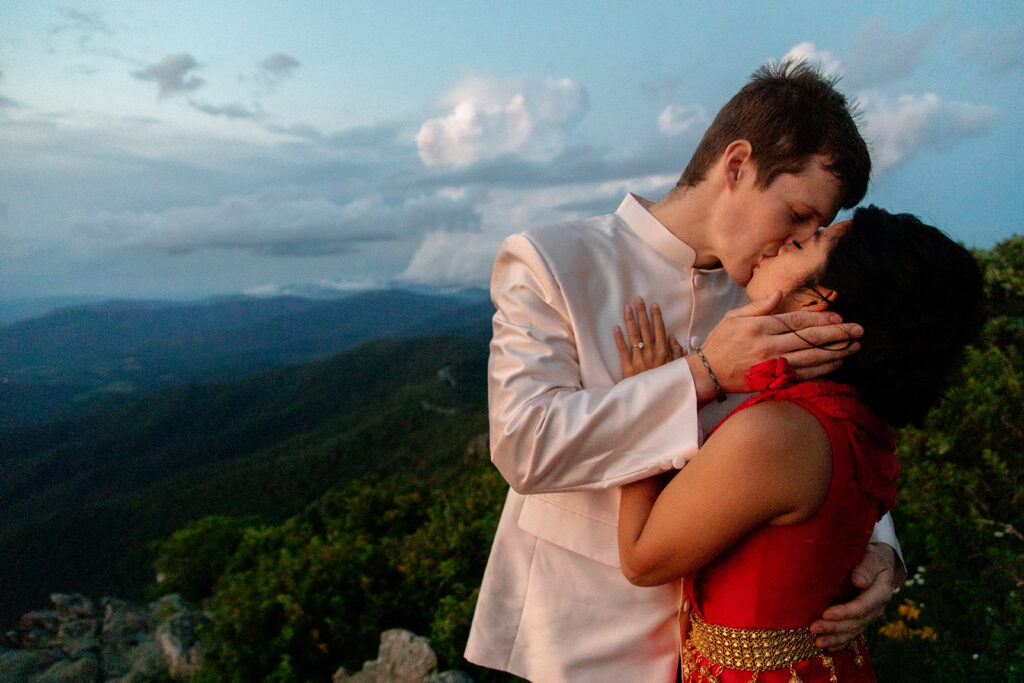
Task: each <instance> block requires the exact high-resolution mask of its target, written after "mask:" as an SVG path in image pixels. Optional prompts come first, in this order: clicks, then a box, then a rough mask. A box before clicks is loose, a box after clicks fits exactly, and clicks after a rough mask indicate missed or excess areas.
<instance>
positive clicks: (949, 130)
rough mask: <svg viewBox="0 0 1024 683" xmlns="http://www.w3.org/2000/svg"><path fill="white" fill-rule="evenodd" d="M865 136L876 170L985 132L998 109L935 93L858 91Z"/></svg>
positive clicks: (992, 121) (951, 145)
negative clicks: (892, 94)
mask: <svg viewBox="0 0 1024 683" xmlns="http://www.w3.org/2000/svg"><path fill="white" fill-rule="evenodd" d="M859 99H860V102H861V106H862V109H863V116H864V126H863V131H864V138H865V140H867V141H868V144H869V145H870V147H871V159H872V161H873V165H874V168H875V170H877V171H884V170H886V169H889V168H892V167H893V166H896V165H897V164H899V163H901V162H903V161H905V160H906V159H908V158H910V157H912V156H913V155H915V154H916V153H917V152H919V151H921V150H924V149H948V148H950V147H954V146H955V145H957V144H959V143H960V142H963V141H964V140H967V139H969V138H974V137H980V136H982V135H984V134H986V133H987V132H988V130H989V129H990V128H991V126H992V124H993V123H994V122H995V120H996V119H997V117H998V112H997V111H996V110H995V109H994V108H992V107H989V106H987V105H980V104H972V103H969V102H946V101H944V100H942V99H941V98H940V97H939V96H938V95H936V94H934V93H925V94H924V95H900V96H899V97H897V98H895V99H890V98H889V97H887V96H886V95H883V94H881V93H878V92H871V91H869V92H862V93H860V95H859Z"/></svg>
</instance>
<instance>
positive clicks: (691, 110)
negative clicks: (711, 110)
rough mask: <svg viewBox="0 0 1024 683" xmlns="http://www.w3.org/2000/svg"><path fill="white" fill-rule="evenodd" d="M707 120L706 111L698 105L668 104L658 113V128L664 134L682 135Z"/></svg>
mask: <svg viewBox="0 0 1024 683" xmlns="http://www.w3.org/2000/svg"><path fill="white" fill-rule="evenodd" d="M707 120H708V117H707V112H705V110H704V107H702V106H700V105H697V104H690V105H686V104H670V105H668V106H667V107H665V108H664V109H663V110H662V111H661V113H660V114H659V115H658V130H660V131H661V132H662V133H664V134H665V135H672V136H676V135H682V134H683V133H686V132H688V131H690V130H693V128H694V126H702V125H703V124H704V123H705V122H706V121H707Z"/></svg>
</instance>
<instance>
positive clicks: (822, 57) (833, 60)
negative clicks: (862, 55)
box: [783, 41, 843, 75]
mask: <svg viewBox="0 0 1024 683" xmlns="http://www.w3.org/2000/svg"><path fill="white" fill-rule="evenodd" d="M786 59H796V60H803V61H806V62H807V63H809V64H811V65H812V66H817V67H818V68H819V69H820V70H821V71H822V72H824V73H826V74H832V75H841V74H842V73H843V65H842V62H840V61H839V58H838V57H836V56H835V54H834V53H833V52H832V51H831V50H819V49H818V47H817V46H816V45H815V44H814V43H812V42H809V41H805V42H803V43H800V44H798V45H794V46H793V47H792V48H791V49H790V51H789V52H787V53H786V56H785V57H783V60H786Z"/></svg>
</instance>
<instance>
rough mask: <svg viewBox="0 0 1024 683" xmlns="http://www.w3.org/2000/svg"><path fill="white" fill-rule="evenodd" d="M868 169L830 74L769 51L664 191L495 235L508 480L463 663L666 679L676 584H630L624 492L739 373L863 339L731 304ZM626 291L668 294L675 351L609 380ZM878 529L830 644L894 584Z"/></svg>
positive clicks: (851, 331)
mask: <svg viewBox="0 0 1024 683" xmlns="http://www.w3.org/2000/svg"><path fill="white" fill-rule="evenodd" d="M869 172H870V160H869V158H868V152H867V148H866V146H865V144H864V141H863V140H862V138H861V136H860V134H859V132H858V131H857V126H856V123H855V122H854V121H853V119H852V117H851V116H850V113H849V110H848V107H847V103H846V100H845V98H844V97H843V96H842V95H841V94H840V93H839V92H837V91H836V90H835V89H834V82H833V81H829V80H827V79H825V78H823V77H822V76H821V75H819V74H818V73H817V72H815V71H814V70H813V69H811V68H809V67H807V66H806V65H804V64H795V63H790V62H787V63H784V64H783V65H781V66H774V65H768V66H766V67H762V68H761V69H759V70H758V71H757V72H756V73H755V74H754V75H753V77H752V79H751V81H750V83H748V84H747V85H746V86H745V87H744V88H743V89H742V90H741V91H740V92H739V93H738V94H737V95H736V96H735V97H734V98H733V99H732V100H731V101H730V102H729V103H728V104H726V106H725V107H723V109H722V111H721V112H719V114H718V116H717V117H716V118H715V121H714V122H713V123H712V124H711V126H710V128H709V129H708V131H707V133H706V134H705V136H704V138H703V140H702V141H701V143H700V145H699V146H698V148H697V150H696V151H695V152H694V155H693V158H692V160H691V162H690V164H689V166H688V167H687V168H686V171H685V172H684V173H683V176H682V178H681V179H680V181H679V184H678V185H677V187H676V188H675V189H673V190H672V191H671V192H670V193H669V194H668V195H666V196H665V197H664V198H663V199H662V200H660V201H659V202H657V203H655V204H650V203H649V202H646V201H645V200H642V199H640V198H638V197H635V196H633V195H629V196H627V197H626V199H625V200H624V201H623V202H622V204H621V205H620V207H619V209H618V211H616V213H615V214H612V215H608V216H600V217H597V218H592V219H589V220H585V221H575V222H570V223H566V224H563V225H559V226H553V227H551V228H547V229H541V230H535V231H530V232H527V233H522V234H519V235H513V236H511V237H509V238H508V239H507V240H506V241H505V242H504V244H503V245H502V248H501V251H500V252H499V254H498V257H497V260H496V263H495V267H494V275H493V278H492V283H491V293H492V298H493V301H494V304H495V307H496V308H497V312H496V314H495V316H494V323H493V324H494V338H493V340H492V343H491V357H490V365H489V384H488V386H489V404H490V420H491V453H492V459H493V461H494V462H495V464H496V465H497V466H498V468H499V470H500V471H501V472H502V474H503V476H504V477H505V478H506V480H508V482H509V484H510V485H511V487H512V488H511V490H510V491H509V494H508V499H507V500H506V503H505V509H504V511H503V513H502V518H501V521H500V523H499V526H498V531H497V534H496V536H495V539H494V546H493V547H492V549H491V557H490V560H489V562H488V566H487V571H486V573H485V575H484V581H483V585H482V586H481V591H480V598H479V601H478V603H477V609H476V614H475V616H474V621H473V628H472V631H471V634H470V638H469V643H468V644H467V649H466V658H467V659H468V660H469V661H472V662H475V663H477V664H481V665H483V666H489V667H492V668H497V669H502V670H505V671H509V672H511V673H514V674H516V675H519V676H523V677H525V678H528V679H530V680H533V681H588V682H589V681H623V680H637V681H644V682H647V681H671V680H672V679H673V678H674V677H675V672H676V670H677V667H678V652H679V628H678V620H677V617H678V615H679V611H680V607H681V605H680V599H681V593H680V587H679V586H678V585H675V584H672V585H666V586H660V587H657V588H636V587H634V586H632V585H630V584H629V583H628V582H627V581H626V580H625V578H624V577H623V576H622V573H621V571H620V569H619V566H618V554H617V546H616V516H617V509H618V493H619V490H618V487H620V486H621V485H623V484H625V483H628V482H630V481H635V480H637V479H641V478H644V477H647V476H651V475H653V474H656V473H659V472H662V471H665V470H668V469H671V468H679V467H682V466H683V465H684V464H685V462H686V460H687V459H689V458H691V457H693V456H694V455H696V453H697V448H698V445H699V444H700V442H701V440H702V438H703V435H704V434H706V433H707V431H708V430H709V429H710V428H711V427H712V426H713V425H714V424H715V423H716V422H717V421H718V420H719V419H721V418H722V417H724V416H725V414H727V412H728V410H730V409H731V408H732V407H734V406H735V405H736V404H737V403H738V402H739V401H740V400H742V396H737V397H735V398H732V399H729V400H726V401H724V402H723V401H722V399H724V398H725V393H726V392H730V393H731V392H744V391H746V388H745V384H744V381H743V379H742V377H743V374H744V372H745V371H746V370H747V368H749V367H750V366H752V365H754V364H756V363H758V362H760V361H762V360H765V359H768V358H774V357H778V356H784V357H786V358H787V359H788V360H789V361H790V363H791V364H792V365H793V366H794V367H795V368H797V373H798V376H799V377H800V378H801V379H806V378H809V377H814V376H818V375H821V374H824V373H826V372H829V371H830V370H832V369H834V368H835V367H837V365H838V363H840V362H841V360H840V359H841V357H842V356H843V355H844V354H846V353H850V352H853V351H854V350H855V349H856V345H855V344H854V345H852V346H851V345H849V344H844V345H843V346H845V347H849V348H846V349H845V350H831V349H826V348H817V347H816V346H812V345H817V346H823V345H828V344H832V343H835V342H840V341H842V342H846V341H848V340H849V339H850V338H853V337H857V336H859V335H860V333H861V332H862V330H860V329H859V328H858V327H857V326H856V325H855V324H852V323H840V322H839V320H838V317H837V316H835V315H834V314H830V313H817V314H815V313H801V314H785V315H782V316H775V317H771V316H767V315H765V314H767V313H770V312H771V310H772V308H773V307H774V306H775V305H776V304H777V303H778V297H777V295H773V296H772V297H770V298H769V299H767V300H764V301H759V302H753V303H750V304H747V305H746V306H743V304H745V303H746V299H745V296H744V294H743V290H742V289H741V287H742V285H744V284H746V282H747V281H748V280H749V279H750V275H751V273H752V272H753V269H754V268H756V267H757V266H758V263H759V262H760V261H761V260H762V259H763V258H765V257H769V256H773V255H774V254H776V253H777V252H778V249H779V247H780V246H781V245H782V244H783V243H784V242H786V241H789V240H796V241H799V240H802V239H807V238H809V237H810V236H812V235H813V234H814V233H815V232H816V231H817V229H818V228H819V226H822V225H827V224H829V223H830V222H831V221H832V220H833V219H834V218H835V215H836V213H837V212H838V210H839V209H840V208H841V207H847V208H849V207H852V206H854V205H855V204H856V203H857V202H858V201H860V199H861V198H862V197H863V195H864V192H865V190H866V187H867V179H868V174H869ZM639 296H642V297H645V298H646V299H647V300H648V301H657V302H658V303H659V304H660V305H661V311H662V312H663V315H664V319H665V321H666V323H667V324H668V325H669V327H670V331H671V332H672V333H673V334H674V335H675V336H676V337H677V338H678V339H679V340H680V342H679V343H680V345H681V346H682V348H683V351H685V352H686V355H685V356H684V357H683V358H680V359H678V360H676V361H673V362H671V363H667V364H666V365H663V366H662V367H659V368H656V369H654V370H651V371H649V372H645V373H642V374H641V375H638V376H636V377H631V378H628V379H625V380H622V378H621V376H620V374H619V362H618V355H617V350H616V346H615V342H614V339H613V337H612V334H611V330H612V328H613V327H614V325H615V324H616V323H619V322H620V321H621V320H622V316H623V311H624V309H626V307H627V306H628V305H629V304H630V303H631V302H632V301H633V300H634V299H635V297H639ZM740 306H743V307H742V308H738V307H740ZM727 311H729V312H728V313H727ZM723 315H724V318H723ZM794 330H796V331H798V333H799V334H793V331H794ZM620 380H621V381H620ZM716 399H717V400H716ZM698 409H700V413H699V415H698ZM708 495H714V492H708ZM879 533H880V534H881V540H883V541H885V542H886V543H888V545H876V544H872V546H873V547H869V549H868V551H867V552H866V555H865V560H864V562H862V564H861V565H859V566H858V568H856V569H855V570H854V575H855V580H856V581H857V582H858V585H860V586H861V587H862V588H864V587H868V586H870V587H869V588H868V590H867V591H865V592H864V593H862V594H861V596H860V597H859V598H857V600H855V601H854V602H852V603H849V604H847V605H842V606H837V607H833V608H830V610H829V612H827V613H826V616H829V617H830V620H829V621H819V622H816V623H815V625H814V628H815V630H818V631H819V632H822V633H825V634H826V635H824V636H823V637H822V639H821V641H820V642H821V644H822V645H823V646H829V645H837V644H842V643H843V642H845V641H847V640H849V639H850V638H851V637H853V635H854V634H855V633H856V632H857V630H858V629H859V628H861V627H862V626H863V624H865V623H866V622H867V621H868V620H869V619H870V618H871V617H873V616H875V615H876V613H878V612H880V611H881V609H882V608H883V607H884V604H885V602H886V601H887V600H888V599H889V597H890V596H891V583H890V582H891V580H892V578H893V575H894V573H895V565H896V564H897V560H896V557H895V553H894V552H893V550H892V548H894V547H897V543H896V540H895V536H894V535H893V533H892V531H891V523H890V524H889V525H888V527H887V528H883V529H882V530H881V531H880V532H879ZM890 546H891V547H890ZM859 575H862V576H859ZM685 607H686V606H683V609H684V611H685ZM830 634H831V635H830Z"/></svg>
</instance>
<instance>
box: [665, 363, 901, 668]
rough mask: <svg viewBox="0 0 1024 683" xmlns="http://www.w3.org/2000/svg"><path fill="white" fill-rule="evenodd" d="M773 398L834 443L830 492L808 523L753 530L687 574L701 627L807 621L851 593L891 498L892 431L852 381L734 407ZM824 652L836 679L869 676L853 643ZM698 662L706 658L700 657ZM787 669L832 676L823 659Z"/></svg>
mask: <svg viewBox="0 0 1024 683" xmlns="http://www.w3.org/2000/svg"><path fill="white" fill-rule="evenodd" d="M780 400H785V401H792V402H794V403H797V404H798V405H801V406H803V407H805V408H806V409H807V410H809V411H810V412H811V413H812V414H813V415H814V416H815V417H816V418H817V419H818V420H819V421H820V422H821V424H822V426H823V427H824V428H825V431H826V432H827V434H828V438H829V443H830V444H831V448H832V479H831V484H830V487H829V491H828V494H827V496H826V498H825V502H824V503H822V505H821V507H820V508H819V509H818V511H817V512H816V513H814V515H813V516H811V517H810V518H809V519H807V520H806V521H804V522H801V523H799V524H794V525H791V526H770V525H765V526H763V527H760V528H759V529H756V530H755V531H753V532H751V533H750V534H749V535H748V536H746V537H745V538H744V539H743V540H741V541H740V542H738V543H737V544H736V545H734V546H732V547H731V548H730V549H729V550H727V551H726V552H724V553H723V554H722V555H720V556H719V557H718V558H716V559H715V560H714V561H713V562H711V563H710V564H708V565H707V566H705V567H704V568H702V569H701V570H700V571H699V572H698V573H697V574H696V576H694V577H689V578H688V579H687V580H686V588H687V592H688V594H689V597H690V601H691V604H693V605H694V606H695V608H696V609H697V611H698V612H699V614H700V615H701V616H702V617H703V619H704V621H705V622H707V623H709V624H716V625H720V626H728V627H733V628H740V629H783V628H800V627H807V626H809V625H810V624H811V622H813V621H815V620H816V619H818V618H819V617H820V616H821V613H822V612H823V611H824V610H825V609H826V608H827V607H829V606H830V605H836V604H840V603H843V602H847V601H848V600H850V599H851V598H852V597H854V596H855V595H856V594H857V592H858V590H857V588H856V587H855V586H854V585H853V583H852V582H851V581H850V570H851V569H852V568H853V567H854V566H855V565H856V564H857V563H858V562H859V561H860V560H861V558H862V557H863V555H864V548H865V547H866V546H867V543H868V540H869V539H870V537H871V532H872V529H873V527H874V525H875V522H877V521H878V519H879V517H880V516H881V515H882V514H884V513H885V512H886V511H887V510H888V509H889V508H891V507H892V504H893V502H894V501H895V497H896V477H897V476H898V475H899V465H898V463H897V461H896V455H895V444H894V441H893V437H892V431H891V430H890V429H889V427H888V426H886V425H885V424H884V423H882V422H881V421H880V420H879V419H878V418H876V417H875V416H874V415H873V414H872V413H871V412H870V411H869V410H868V409H867V408H866V407H865V406H864V404H863V403H861V402H860V400H859V398H858V397H857V394H856V392H855V391H854V390H853V388H851V387H849V386H847V385H842V384H836V383H834V382H830V381H809V382H801V383H798V384H793V385H790V386H783V387H782V388H777V389H769V390H767V391H764V392H762V393H760V394H758V395H756V396H754V397H752V398H750V399H748V400H747V401H746V402H744V403H743V404H742V405H740V406H739V407H738V408H737V409H736V411H739V410H743V409H744V408H746V407H748V406H751V405H754V404H757V403H761V402H763V401H780ZM736 411H733V412H736ZM827 654H828V655H829V656H830V657H831V658H832V660H833V662H834V667H835V675H836V678H837V679H838V681H840V682H841V683H846V682H847V681H874V680H875V676H874V673H873V672H872V670H871V665H870V662H869V661H868V660H867V657H866V656H864V657H862V658H860V657H857V655H856V654H855V652H854V651H853V650H852V649H844V650H841V651H838V652H835V653H827ZM862 654H864V653H863V652H862ZM685 657H686V648H684V659H685ZM855 659H859V660H860V661H861V664H860V665H858V664H856V663H855ZM697 664H698V667H699V665H701V664H704V665H708V664H709V663H708V661H707V660H706V659H704V658H703V657H702V656H699V654H698V661H697ZM793 669H794V670H795V671H796V673H797V675H798V676H799V679H800V680H801V681H805V682H807V681H829V680H830V676H831V673H832V672H831V671H830V670H829V669H828V668H826V667H825V665H824V664H823V660H822V659H821V657H815V658H812V659H808V660H804V661H801V662H799V663H797V664H795V665H794V666H793ZM708 672H710V673H715V674H717V678H716V679H712V680H718V681H721V683H731V682H732V681H737V682H739V681H742V683H747V682H748V681H750V680H751V678H752V673H751V672H750V671H743V670H733V669H724V670H723V669H722V667H721V666H713V667H710V668H708V669H706V670H705V673H708ZM791 675H792V674H791V672H790V670H789V669H788V668H785V669H776V670H772V671H762V672H760V673H759V674H758V678H757V680H758V681H760V682H768V683H774V682H775V681H789V680H790V679H791ZM708 678H709V677H702V676H701V674H700V671H699V668H698V669H697V671H696V672H691V673H690V675H689V676H688V677H686V678H685V680H686V681H688V682H692V683H697V682H698V681H705V680H708Z"/></svg>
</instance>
